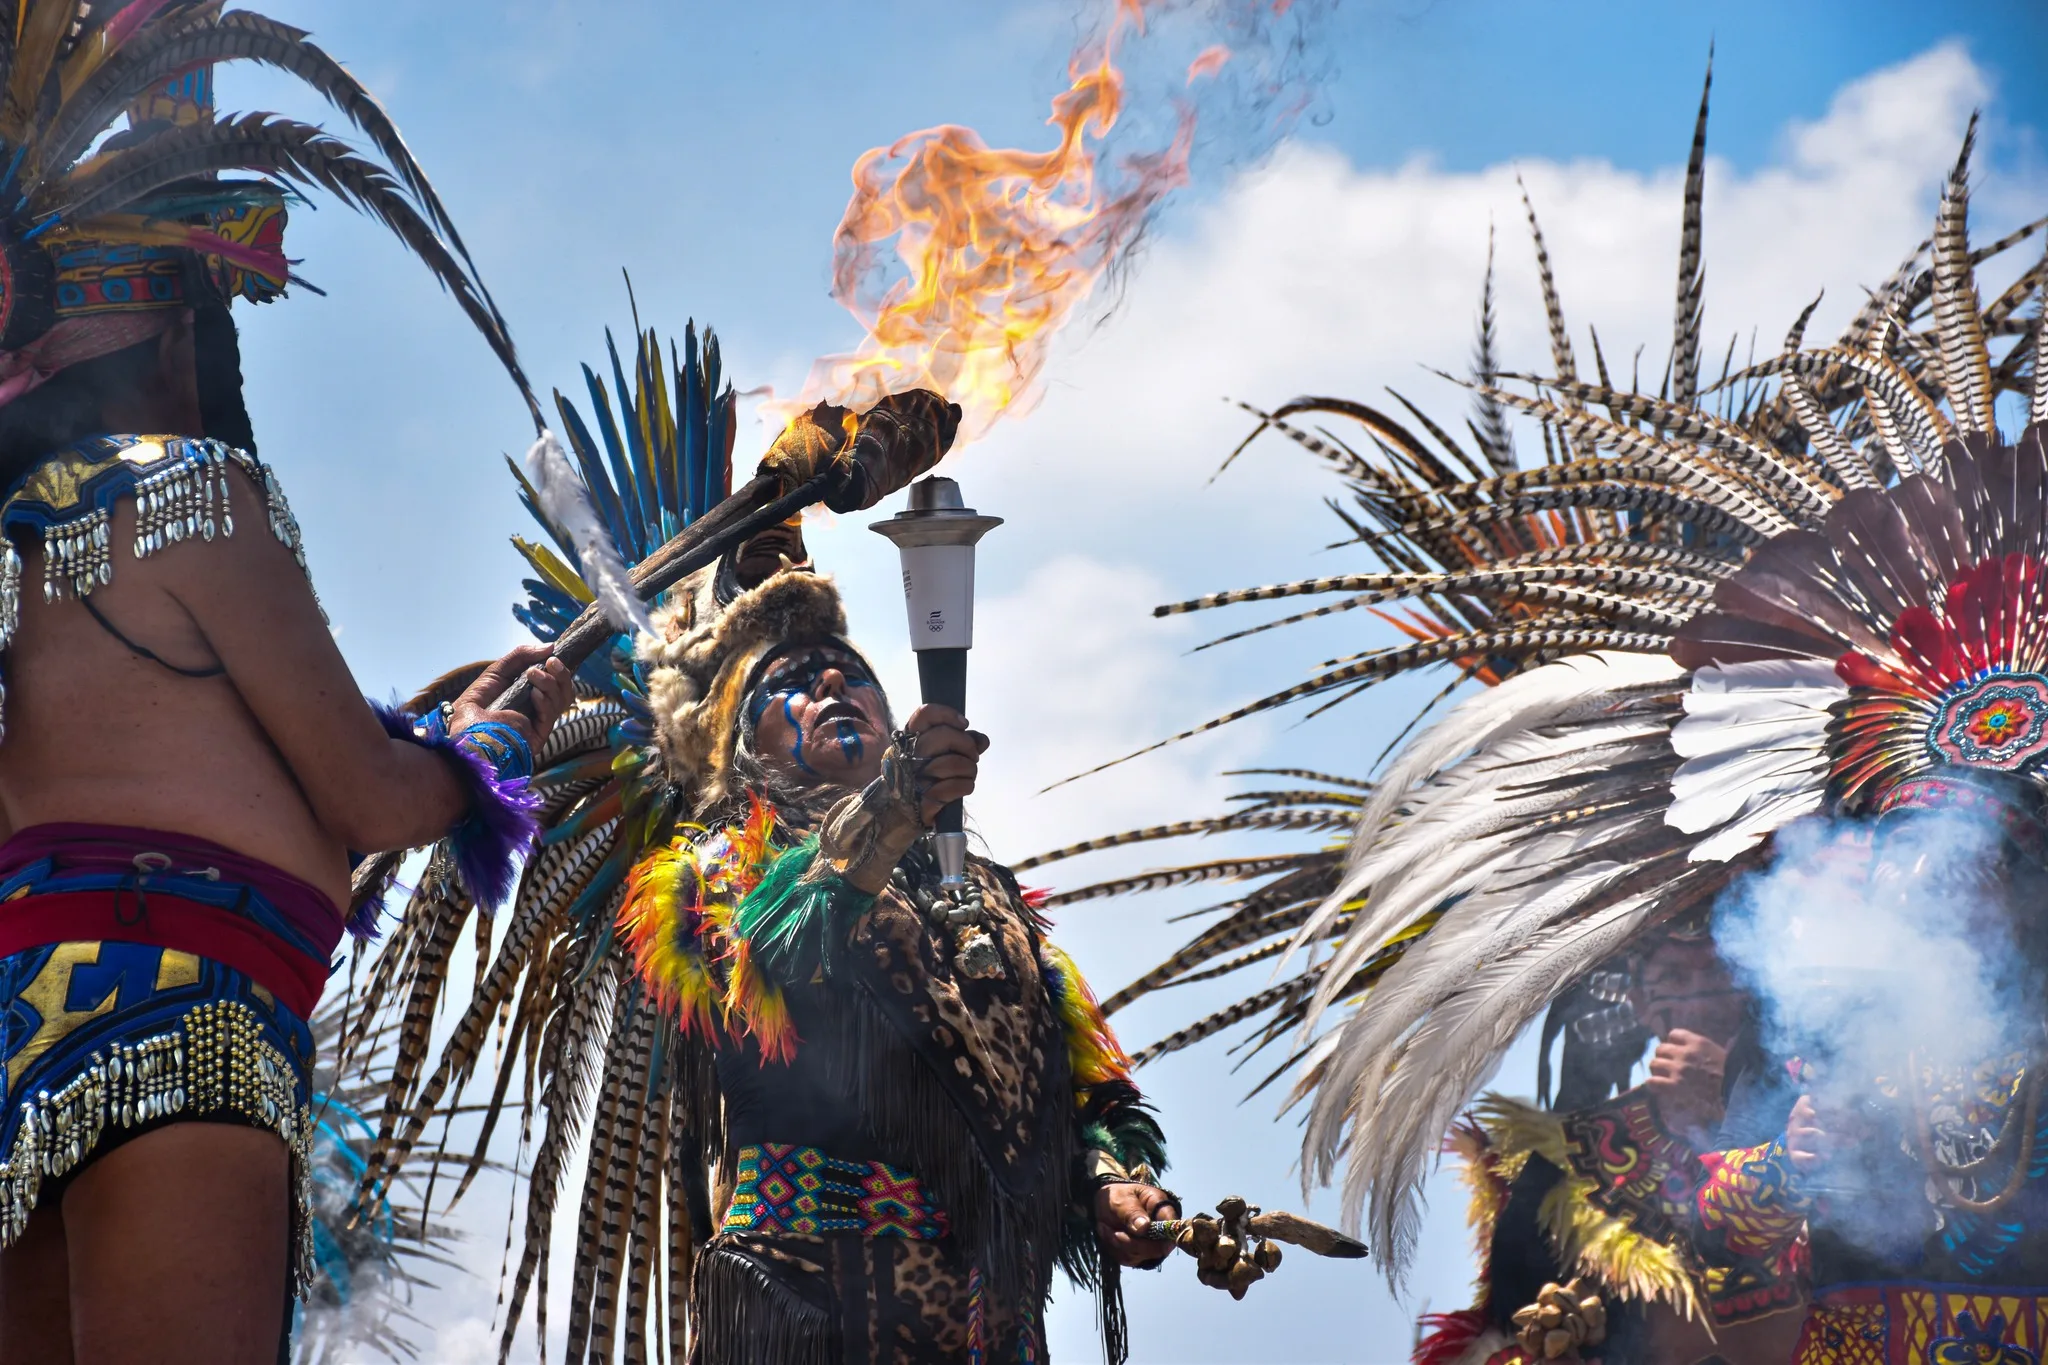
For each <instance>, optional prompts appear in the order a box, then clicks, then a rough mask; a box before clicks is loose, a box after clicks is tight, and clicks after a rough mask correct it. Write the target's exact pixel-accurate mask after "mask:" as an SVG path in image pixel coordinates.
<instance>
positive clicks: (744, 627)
mask: <svg viewBox="0 0 2048 1365" xmlns="http://www.w3.org/2000/svg"><path fill="white" fill-rule="evenodd" d="M688 587H689V589H690V590H689V591H688V592H685V593H682V594H679V595H678V600H676V601H675V602H674V603H673V604H671V605H669V606H666V607H664V608H662V609H661V610H660V611H658V612H656V613H655V616H654V624H655V626H656V628H657V629H658V630H660V631H661V633H662V636H663V639H662V641H661V642H660V643H659V644H649V645H644V646H643V649H642V653H641V662H642V664H643V666H644V667H645V668H646V674H647V701H648V706H649V708H650V709H651V710H652V711H653V713H654V717H653V719H654V737H655V742H656V743H657V744H658V745H659V746H660V748H661V754H662V759H663V761H664V762H665V763H666V764H667V767H668V771H669V772H670V773H671V774H672V775H674V776H675V777H676V778H677V779H678V780H680V781H681V782H682V784H683V785H684V786H686V787H687V788H689V790H690V793H691V802H690V804H691V805H692V806H693V807H694V808H695V809H696V810H697V811H702V810H704V809H706V808H708V807H710V806H712V805H715V804H717V803H718V802H720V801H723V800H725V799H726V798H727V797H730V796H732V795H734V790H733V786H732V762H733V748H734V745H735V742H736V740H737V737H738V735H739V731H740V718H741V711H742V709H743V708H744V707H745V705H746V701H747V697H748V695H749V694H750V693H751V692H752V690H753V683H754V681H755V679H756V677H757V676H758V675H759V673H760V670H761V667H762V665H763V664H765V663H767V662H768V660H769V659H771V658H772V657H774V656H775V655H777V654H780V653H781V652H782V651H783V650H784V649H785V648H786V647H787V646H790V645H801V644H826V643H830V644H832V645H834V646H836V647H838V648H840V649H843V650H846V651H847V652H849V653H852V654H854V655H855V656H856V657H858V651H857V650H854V648H853V646H851V645H850V644H848V643H847V642H846V638H845V637H846V610H845V608H844V607H843V606H841V604H840V601H839V590H838V589H837V588H836V587H834V586H833V584H832V580H831V579H829V578H826V577H825V576H823V575H822V574H818V573H815V572H813V571H812V570H811V569H809V568H807V567H802V566H788V567H785V568H783V569H782V570H780V571H779V572H777V573H775V574H774V575H772V576H771V577H769V578H768V579H767V580H766V581H765V582H763V583H761V584H760V585H759V586H757V587H753V588H749V589H747V590H746V591H744V592H741V593H740V594H739V595H738V596H737V597H735V598H733V599H732V600H731V601H730V603H725V604H721V602H720V600H719V598H720V596H721V594H720V593H719V592H718V582H717V570H716V569H715V568H713V569H706V570H703V571H702V572H701V573H699V574H698V575H697V576H696V577H695V578H693V579H692V580H691V581H690V583H689V584H688Z"/></svg>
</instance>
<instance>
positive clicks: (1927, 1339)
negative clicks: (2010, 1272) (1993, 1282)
mask: <svg viewBox="0 0 2048 1365" xmlns="http://www.w3.org/2000/svg"><path fill="white" fill-rule="evenodd" d="M2044 1347H2048V1297H2044V1296H2043V1295H2041V1294H2039V1293H2037V1292H2035V1291H2034V1290H2033V1289H2032V1288H2030V1287H2029V1288H2018V1289H2012V1288H1998V1287H1995V1286H1990V1285H1984V1286H1976V1285H1955V1284H1950V1285H1942V1284H1912V1283H1901V1284H1871V1285H1858V1286H1854V1287H1851V1288H1841V1289H1830V1290H1827V1291H1826V1292H1824V1293H1823V1294H1821V1295H1820V1296H1819V1297H1817V1298H1816V1299H1815V1301H1814V1304H1813V1306H1812V1308H1811V1309H1810V1310H1808V1314H1807V1319H1806V1329H1805V1332H1804V1333H1803V1334H1802V1336H1801V1338H1800V1342H1799V1348H1798V1350H1797V1351H1796V1352H1794V1354H1793V1357H1792V1359H1793V1362H1794V1365H2041V1361H2042V1359H2043V1348H2044Z"/></svg>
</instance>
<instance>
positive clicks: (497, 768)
mask: <svg viewBox="0 0 2048 1365" xmlns="http://www.w3.org/2000/svg"><path fill="white" fill-rule="evenodd" d="M370 709H371V710H372V711H375V712H376V713H377V719H378V720H379V721H381V722H383V725H384V733H385V734H387V735H389V736H390V737H391V738H393V739H402V740H406V741H408V742H410V743H413V744H418V745H420V746H421V747H423V748H427V749H434V750H438V751H439V752H441V753H445V754H447V755H448V756H449V757H450V759H452V760H453V761H452V763H451V765H450V766H451V767H452V768H453V769H454V771H455V775H456V777H457V778H459V779H460V780H461V782H462V787H463V790H464V792H465V793H466V794H467V795H468V797H469V808H468V809H467V810H466V811H465V812H464V813H463V815H462V818H461V819H459V820H458V821H456V823H455V827H454V828H453V829H451V830H449V831H448V833H447V834H446V835H445V836H443V837H444V838H446V839H447V841H448V844H449V847H450V850H451V851H452V852H453V853H454V855H455V870H456V873H457V874H458V875H459V876H460V877H461V878H462V884H463V885H464V886H465V887H467V888H468V890H469V894H470V895H471V896H473V897H474V898H475V899H476V902H477V904H479V905H497V904H500V903H501V902H503V901H504V899H505V897H506V896H507V895H508V894H509V893H510V892H511V890H512V878H513V872H514V869H515V860H516V859H517V858H518V857H519V855H521V854H523V853H525V852H526V850H527V849H529V848H531V847H532V846H533V840H534V836H535V835H536V834H538V833H539V832H540V825H539V823H538V822H537V821H536V820H535V819H534V814H533V812H534V810H535V809H536V808H537V807H538V806H539V805H540V798H539V797H538V796H536V795H535V794H534V793H533V792H532V791H530V790H528V788H527V782H528V780H529V779H530V778H531V777H532V776H533V751H532V750H531V749H530V748H529V747H528V746H527V743H526V739H525V737H524V736H522V735H521V734H520V733H519V732H518V731H517V730H514V729H513V728H512V727H511V726H509V725H501V724H499V723H497V722H495V721H486V722H484V723H482V724H479V725H471V726H468V727H466V728H464V729H462V730H459V731H456V732H453V733H450V731H449V729H448V720H447V715H446V713H445V712H443V711H441V710H438V709H437V710H433V711H429V712H428V713H427V714H426V716H425V717H423V718H418V719H416V718H414V717H413V716H411V715H408V714H407V713H406V712H404V711H401V710H399V709H398V708H397V707H394V706H385V705H381V704H380V703H378V702H374V701H373V702H371V703H370ZM375 914H376V907H375V906H374V905H369V906H365V907H364V908H363V909H362V910H359V911H358V912H357V916H358V918H361V917H363V916H364V915H369V916H371V917H372V919H373V922H374V916H375ZM352 927H353V926H352Z"/></svg>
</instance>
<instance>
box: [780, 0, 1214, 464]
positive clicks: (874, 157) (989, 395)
mask: <svg viewBox="0 0 2048 1365" xmlns="http://www.w3.org/2000/svg"><path fill="white" fill-rule="evenodd" d="M1143 4H1144V0H1117V8H1116V15H1115V19H1114V20H1113V22H1112V24H1111V27H1110V30H1109V33H1108V35H1107V36H1106V37H1105V38H1104V39H1103V40H1102V41H1101V43H1100V45H1099V48H1098V47H1096V46H1094V45H1090V46H1088V47H1084V48H1082V49H1081V50H1079V51H1077V52H1076V53H1075V54H1074V56H1073V58H1072V59H1071V60H1070V62H1069V64H1068V75H1069V77H1070V79H1071V84H1070V86H1069V87H1068V89H1067V90H1065V91H1064V92H1063V93H1061V94H1060V95H1059V96H1058V97H1057V98H1056V99H1054V100H1053V104H1052V116H1051V117H1050V118H1049V119H1048V120H1047V122H1048V123H1049V124H1050V125H1051V126H1052V127H1053V128H1055V129H1057V130H1058V131H1059V141H1058V143H1057V145H1056V146H1054V147H1053V148H1052V150H1050V151H1044V152H1027V151H1017V150H1008V149H998V148H991V147H990V146H988V144H987V143H985V142H983V141H982V139H981V138H980V136H979V135H978V134H976V133H975V132H974V130H973V129H971V128H963V127H959V126H957V125H953V124H943V125H940V126H939V127H936V128H927V129H924V130H922V131H919V132H915V133H911V134H909V135H907V136H905V137H903V138H900V139H898V140H897V141H896V142H894V143H892V144H891V145H889V146H887V147H877V148H875V149H874V150H872V151H870V152H868V153H866V154H865V155H864V156H862V157H861V158H860V159H859V160H858V161H857V162H855V163H854V168H853V184H854V192H853V198H852V199H851V200H850V201H849V202H848V204H847V206H846V213H845V215H844V217H843V218H841V220H840V224H839V230H838V232H837V233H836V234H835V235H834V237H833V276H832V292H833V296H834V297H835V298H837V299H838V300H839V301H840V302H841V303H843V304H844V305H845V306H846V307H847V308H848V309H849V310H850V311H851V312H852V313H853V315H854V316H855V317H856V318H858V319H859V320H860V322H861V323H862V324H863V325H864V326H865V327H866V328H867V336H866V337H865V338H864V339H863V341H862V342H861V344H860V346H859V348H858V349H857V350H855V351H854V352H852V353H851V354H845V355H836V356H827V357H825V358H824V359H822V360H819V361H818V362H817V363H816V365H814V366H813V367H812V371H811V376H810V380H809V382H808V383H807V384H806V385H805V389H804V395H805V396H804V398H803V399H802V400H801V401H800V403H799V404H798V405H797V406H798V407H803V406H808V405H809V404H810V403H813V402H815V401H817V400H818V399H819V398H829V399H831V400H832V401H834V402H837V403H843V404H845V405H847V406H849V407H852V408H855V409H863V408H866V407H867V406H869V405H870V404H872V403H873V402H874V401H875V400H876V399H878V398H880V397H882V396H883V395H885V394H890V393H901V392H904V391H906V390H909V389H915V388H928V389H933V390H936V391H937V392H939V393H942V394H944V395H946V396H947V397H948V398H950V399H952V400H953V401H954V402H956V403H958V404H960V405H961V407H962V408H963V409H964V416H963V419H962V422H961V427H960V438H959V439H960V440H961V442H963V443H964V442H966V441H969V440H972V439H974V438H975V437H978V436H980V435H981V434H983V433H984V432H986V431H987V430H988V428H989V426H990V425H991V424H993V423H994V422H995V421H996V419H997V418H998V417H999V416H1000V415H1002V414H1003V413H1005V412H1010V413H1015V414H1020V415H1021V414H1022V413H1024V412H1027V411H1029V410H1030V408H1031V406H1032V404H1033V403H1034V402H1035V401H1036V400H1037V398H1038V395H1039V392H1040V388H1039V382H1038V381H1039V374H1040V372H1041V371H1042V370H1043V368H1044V366H1045V361H1046V357H1047V354H1048V352H1049V350H1050V348H1051V344H1052V340H1053V338H1054V336H1056V335H1057V334H1058V333H1059V330H1060V329H1061V327H1062V326H1064V325H1065V323H1066V322H1067V321H1068V319H1069V318H1071V317H1072V315H1073V313H1074V310H1075V309H1076V308H1077V307H1079V306H1080V305H1081V303H1082V302H1083V301H1084V300H1085V299H1086V298H1087V297H1088V295H1089V293H1090V292H1091V291H1092V290H1093V289H1094V287H1095V284H1096V281H1097V280H1099V279H1100V278H1101V276H1102V274H1103V273H1104V272H1105V271H1106V270H1108V269H1109V268H1110V266H1111V265H1112V264H1113V263H1114V262H1115V261H1116V259H1117V257H1118V255H1119V254H1120V253H1121V252H1122V251H1124V250H1125V249H1126V248H1127V247H1128V246H1129V245H1130V244H1131V243H1132V242H1133V241H1135V240H1136V238H1137V236H1138V234H1139V233H1140V232H1141V230H1142V229H1143V227H1144V225H1145V221H1146V218H1147V216H1148V214H1149V213H1150V211H1151V209H1152V208H1153V206H1154V205H1155V204H1157V203H1158V202H1159V200H1160V199H1161V197H1163V196H1164V195H1166V194H1167V193H1168V192H1169V191H1171V190H1173V189H1175V188H1176V187H1178V186H1180V185H1181V184H1183V183H1185V182H1186V180H1187V174H1188V153H1189V150H1190V147H1191V145H1192V143H1193V137H1194V115H1193V112H1192V110H1189V109H1183V110H1182V113H1181V117H1180V122H1179V128H1178V130H1177V132H1176V134H1175V136H1174V138H1173V140H1172V142H1171V144H1170V145H1168V146H1167V147H1166V148H1164V149H1163V150H1160V151H1157V152H1153V153H1150V154H1148V155H1145V156H1139V157H1131V158H1127V159H1125V160H1124V161H1123V162H1122V169H1123V171H1124V172H1125V176H1124V177H1123V179H1124V182H1125V183H1122V184H1121V185H1120V186H1119V187H1118V188H1117V189H1116V190H1114V191H1113V192H1111V191H1106V190H1105V189H1104V188H1103V187H1102V186H1101V185H1100V184H1099V183H1098V177H1097V153H1098V150H1099V144H1100V143H1101V141H1102V139H1103V138H1104V137H1105V136H1107V135H1108V133H1109V131H1110V130H1111V129H1112V128H1113V127H1115V126H1116V121H1117V118H1118V115H1119V114H1120V113H1121V112H1122V110H1123V102H1124V81H1123V75H1122V73H1121V72H1120V71H1119V70H1118V69H1117V67H1116V65H1115V63H1114V61H1113V57H1114V54H1115V49H1116V46H1117V42H1118V39H1119V38H1120V37H1121V36H1122V34H1123V32H1124V31H1125V30H1126V29H1131V28H1135V29H1137V30H1139V31H1140V32H1142V30H1143V26H1144V13H1143ZM1227 56H1228V51H1227V49H1223V48H1220V47H1212V48H1210V49H1209V50H1208V51H1205V52H1204V53H1203V54H1202V55H1201V56H1200V57H1198V58H1197V59H1196V61H1195V63H1194V65H1193V66H1191V67H1190V69H1189V72H1188V78H1189V79H1190V80H1194V79H1196V78H1197V77H1200V76H1204V75H1208V74H1211V73H1213V72H1214V71H1215V70H1217V69H1218V68H1219V67H1221V66H1222V64H1223V62H1224V60H1225V59H1226V58H1227ZM891 239H893V240H894V243H895V256H896V258H897V260H898V261H899V262H900V264H901V266H902V269H903V274H902V276H901V277H900V278H898V279H896V280H895V281H894V282H893V283H891V284H889V285H888V286H887V287H886V288H885V289H884V288H881V286H880V282H881V280H882V278H883V276H884V274H885V273H886V271H885V266H886V262H885V260H884V251H885V246H886V244H887V243H888V242H889V241H890V240H891Z"/></svg>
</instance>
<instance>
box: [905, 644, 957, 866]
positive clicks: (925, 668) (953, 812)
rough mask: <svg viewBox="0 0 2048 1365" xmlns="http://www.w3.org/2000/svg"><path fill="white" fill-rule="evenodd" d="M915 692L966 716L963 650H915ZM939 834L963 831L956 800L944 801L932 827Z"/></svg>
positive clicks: (935, 703)
mask: <svg viewBox="0 0 2048 1365" xmlns="http://www.w3.org/2000/svg"><path fill="white" fill-rule="evenodd" d="M917 684H918V691H919V693H920V694H921V695H922V696H923V697H924V700H925V701H927V702H929V703H931V704H932V705H934V706H950V707H952V708H953V709H954V710H955V711H958V712H959V713H960V714H961V715H963V716H964V715H966V714H967V651H966V650H964V649H920V650H918V651H917ZM932 828H933V829H934V830H935V831H936V832H937V833H940V834H959V833H960V832H961V831H962V830H964V829H965V828H966V824H965V812H964V810H963V808H962V806H961V804H960V802H958V801H948V802H947V803H946V805H945V806H944V808H942V809H941V810H940V811H939V822H938V823H937V824H936V825H934V826H933V827H932Z"/></svg>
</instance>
